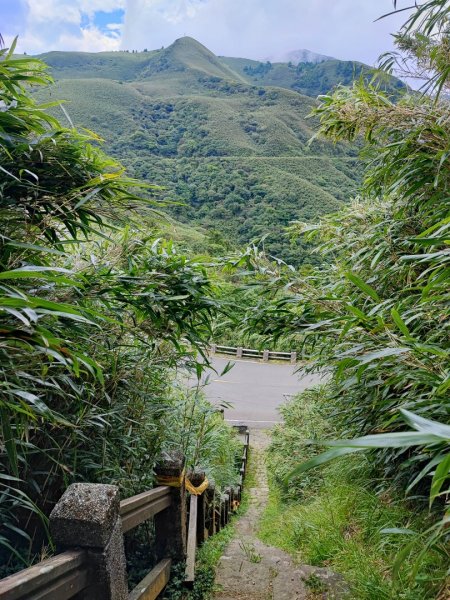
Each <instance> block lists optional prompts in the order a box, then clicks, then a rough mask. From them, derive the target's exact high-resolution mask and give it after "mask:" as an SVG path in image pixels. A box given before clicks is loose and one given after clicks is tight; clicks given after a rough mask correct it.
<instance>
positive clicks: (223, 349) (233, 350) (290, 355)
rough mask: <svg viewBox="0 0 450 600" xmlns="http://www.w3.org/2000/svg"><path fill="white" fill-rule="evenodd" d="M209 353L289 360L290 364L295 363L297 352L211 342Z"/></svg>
mask: <svg viewBox="0 0 450 600" xmlns="http://www.w3.org/2000/svg"><path fill="white" fill-rule="evenodd" d="M210 352H211V354H213V355H214V354H227V355H229V356H235V357H236V358H258V359H261V360H262V361H263V362H269V360H284V361H289V362H290V363H291V364H292V365H294V364H296V363H297V352H278V351H277V350H253V349H251V348H244V347H242V346H237V347H235V346H221V345H220V344H211V346H210Z"/></svg>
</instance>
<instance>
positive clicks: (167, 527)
mask: <svg viewBox="0 0 450 600" xmlns="http://www.w3.org/2000/svg"><path fill="white" fill-rule="evenodd" d="M155 473H156V477H157V479H158V483H159V484H160V485H164V482H165V481H167V478H171V479H172V480H173V481H174V482H178V484H177V486H174V487H172V504H171V506H169V507H168V508H166V509H164V510H163V511H161V512H160V513H158V514H157V515H155V534H156V554H157V556H158V560H162V559H163V558H172V559H173V560H174V561H175V562H182V561H184V560H186V542H187V521H186V519H187V515H186V491H185V488H184V475H183V473H184V456H183V455H182V454H181V453H173V454H172V455H171V456H168V455H167V456H165V457H164V458H161V459H160V461H159V462H158V464H157V465H156V467H155ZM159 478H161V479H159Z"/></svg>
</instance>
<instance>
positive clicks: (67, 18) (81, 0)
mask: <svg viewBox="0 0 450 600" xmlns="http://www.w3.org/2000/svg"><path fill="white" fill-rule="evenodd" d="M125 4H126V0H25V6H26V9H27V10H26V19H25V23H24V27H23V32H22V33H21V35H20V37H19V45H18V50H19V51H24V50H26V51H27V52H29V53H32V54H38V53H41V52H45V51H49V50H77V51H82V52H98V51H103V50H118V49H119V48H120V37H121V35H120V24H119V23H112V24H111V25H112V27H105V29H104V30H102V29H100V28H99V27H97V26H96V25H95V24H94V22H93V19H94V17H95V13H96V12H98V11H103V12H105V13H111V12H114V11H117V10H123V9H124V8H125Z"/></svg>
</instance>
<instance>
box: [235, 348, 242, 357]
mask: <svg viewBox="0 0 450 600" xmlns="http://www.w3.org/2000/svg"><path fill="white" fill-rule="evenodd" d="M242 350H243V349H242V348H241V347H240V346H239V347H238V348H236V358H242Z"/></svg>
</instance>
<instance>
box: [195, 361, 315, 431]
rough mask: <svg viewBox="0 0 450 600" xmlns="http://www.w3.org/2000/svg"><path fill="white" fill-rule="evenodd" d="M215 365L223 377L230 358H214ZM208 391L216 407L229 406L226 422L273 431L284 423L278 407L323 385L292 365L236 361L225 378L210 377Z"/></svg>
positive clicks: (211, 375) (207, 393) (213, 374)
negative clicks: (289, 398)
mask: <svg viewBox="0 0 450 600" xmlns="http://www.w3.org/2000/svg"><path fill="white" fill-rule="evenodd" d="M212 363H213V366H214V368H215V369H216V371H217V372H218V373H219V374H220V373H221V372H222V371H223V370H224V368H225V365H226V364H227V363H228V359H227V358H218V357H215V358H213V359H212ZM210 377H211V380H210V381H211V382H210V384H209V385H207V386H206V387H205V392H206V395H207V396H208V398H209V399H210V400H211V401H212V402H214V404H220V403H221V402H230V403H231V404H232V405H233V408H226V409H225V418H226V419H227V420H228V421H232V422H233V424H237V423H245V424H248V425H249V426H251V427H254V428H265V427H270V426H272V425H273V424H274V423H277V422H279V421H280V420H281V417H280V414H279V412H278V410H277V407H278V406H279V405H280V404H282V403H283V402H284V401H285V400H286V399H287V398H288V397H290V396H292V395H293V394H296V393H297V392H300V391H302V390H304V389H307V388H309V387H312V386H314V385H316V384H317V383H319V382H320V376H319V375H303V376H302V375H299V374H298V373H297V374H296V373H294V368H293V366H292V365H285V364H279V363H262V362H256V361H250V360H235V364H234V367H233V368H232V369H231V371H229V372H228V373H226V375H224V376H223V377H220V376H218V375H217V374H216V373H214V372H211V373H210Z"/></svg>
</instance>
